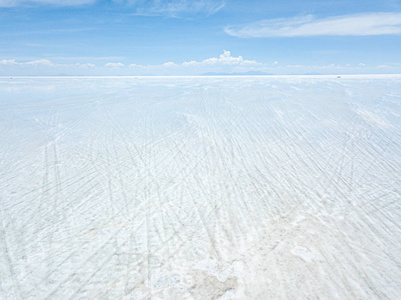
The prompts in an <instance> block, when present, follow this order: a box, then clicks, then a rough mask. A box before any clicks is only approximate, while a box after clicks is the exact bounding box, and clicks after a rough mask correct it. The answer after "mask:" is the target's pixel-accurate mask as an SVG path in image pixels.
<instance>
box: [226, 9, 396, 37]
mask: <svg viewBox="0 0 401 300" xmlns="http://www.w3.org/2000/svg"><path fill="white" fill-rule="evenodd" d="M225 32H226V33H227V34H229V35H232V36H237V37H242V38H256V37H300V36H324V35H326V36H327V35H330V36H357V35H361V36H366V35H384V34H401V13H381V12H377V13H364V14H353V15H342V16H336V17H329V18H322V19H316V18H315V17H313V16H312V15H308V16H304V17H295V18H289V19H271V20H263V21H259V22H256V23H252V24H248V25H245V26H235V27H226V28H225Z"/></svg>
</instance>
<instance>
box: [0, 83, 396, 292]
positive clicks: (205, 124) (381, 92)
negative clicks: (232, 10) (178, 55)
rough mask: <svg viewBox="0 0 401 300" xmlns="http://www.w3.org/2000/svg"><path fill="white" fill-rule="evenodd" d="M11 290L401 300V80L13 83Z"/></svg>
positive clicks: (3, 175) (6, 211)
mask: <svg viewBox="0 0 401 300" xmlns="http://www.w3.org/2000/svg"><path fill="white" fill-rule="evenodd" d="M0 213H1V214H0V218H1V221H0V223H1V226H0V230H1V231H0V280H1V290H0V298H1V299H149V298H152V299H215V298H221V299H231V298H234V299H280V298H282V299H285V298H286V299H317V298H321V299H328V298H330V299H369V298H370V299H371V298H377V299H379V298H380V299H400V298H401V284H400V282H401V227H400V226H401V77H400V76H376V77H375V76H371V77H369V76H361V77H352V76H350V77H347V76H342V78H337V77H336V76H326V77H318V76H316V77H231V78H230V77H227V78H224V77H192V78H178V77H170V78H163V77H148V78H146V77H138V78H134V77H133V78H13V79H10V78H1V79H0Z"/></svg>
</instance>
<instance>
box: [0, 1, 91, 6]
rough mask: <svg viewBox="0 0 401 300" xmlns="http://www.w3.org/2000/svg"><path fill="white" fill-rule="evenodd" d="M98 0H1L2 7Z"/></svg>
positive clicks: (69, 3)
mask: <svg viewBox="0 0 401 300" xmlns="http://www.w3.org/2000/svg"><path fill="white" fill-rule="evenodd" d="M95 2H96V0H0V7H15V6H32V5H53V6H77V5H85V4H93V3H95Z"/></svg>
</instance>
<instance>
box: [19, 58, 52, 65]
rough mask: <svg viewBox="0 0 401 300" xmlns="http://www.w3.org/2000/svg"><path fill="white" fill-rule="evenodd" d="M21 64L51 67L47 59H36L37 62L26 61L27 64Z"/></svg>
mask: <svg viewBox="0 0 401 300" xmlns="http://www.w3.org/2000/svg"><path fill="white" fill-rule="evenodd" d="M23 64H25V65H34V66H38V65H41V66H52V65H53V63H52V62H51V61H50V60H48V59H38V60H33V61H28V62H26V63H23Z"/></svg>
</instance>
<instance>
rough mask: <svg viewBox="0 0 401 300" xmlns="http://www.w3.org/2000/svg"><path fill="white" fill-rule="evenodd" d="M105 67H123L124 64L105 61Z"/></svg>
mask: <svg viewBox="0 0 401 300" xmlns="http://www.w3.org/2000/svg"><path fill="white" fill-rule="evenodd" d="M104 66H105V67H106V68H112V69H116V68H121V67H124V64H122V63H120V62H118V63H111V62H110V63H107V64H105V65H104Z"/></svg>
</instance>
